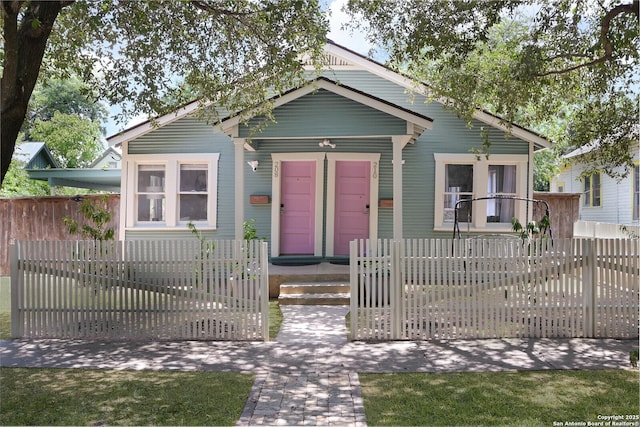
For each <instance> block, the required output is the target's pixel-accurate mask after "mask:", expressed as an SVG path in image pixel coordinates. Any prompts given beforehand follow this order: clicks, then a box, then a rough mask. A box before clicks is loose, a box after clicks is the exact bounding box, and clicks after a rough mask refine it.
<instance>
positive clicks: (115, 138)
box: [107, 40, 551, 148]
mask: <svg viewBox="0 0 640 427" xmlns="http://www.w3.org/2000/svg"><path fill="white" fill-rule="evenodd" d="M325 51H326V53H327V67H328V68H330V69H360V70H365V71H368V72H370V73H372V74H374V75H377V76H379V77H381V78H383V79H385V80H388V81H390V82H392V83H395V84H397V85H399V86H401V87H404V88H405V89H407V90H408V91H411V92H415V93H419V94H421V95H425V96H427V95H429V89H428V87H427V86H426V85H425V84H422V83H417V82H416V81H415V80H412V79H410V78H408V77H406V76H404V75H402V74H400V73H397V72H395V71H393V70H391V69H390V68H388V67H386V66H385V65H382V64H380V63H378V62H376V61H374V60H372V59H371V58H368V57H366V56H363V55H361V54H359V53H356V52H354V51H352V50H350V49H347V48H345V47H343V46H340V45H338V44H336V43H334V42H332V41H331V40H328V41H327V45H326V47H325ZM317 87H320V88H323V89H327V90H330V91H332V92H334V93H336V94H338V95H341V96H345V97H347V98H349V99H352V100H355V101H357V102H361V103H364V104H367V105H369V106H371V107H373V108H376V109H379V110H380V111H385V112H387V113H389V114H392V115H394V116H396V117H399V118H404V119H405V120H407V122H408V123H413V124H414V125H417V126H416V129H414V130H413V131H412V133H413V134H414V136H415V135H416V132H419V133H422V131H424V130H425V129H430V128H431V125H430V123H431V122H432V120H431V119H430V118H428V117H426V116H422V115H420V114H417V113H415V112H413V111H410V110H407V109H405V108H402V107H400V106H398V105H395V104H391V103H388V102H386V101H384V100H382V99H380V98H376V97H374V96H371V95H370V94H367V93H364V92H362V91H358V90H356V89H354V88H350V87H348V86H344V85H339V84H337V83H336V82H334V81H332V80H330V79H327V78H325V77H319V78H316V79H315V80H312V81H311V82H310V83H309V84H307V85H304V86H302V87H300V88H296V89H292V90H291V91H289V92H286V93H284V94H281V95H278V96H276V97H274V98H272V100H275V107H277V106H279V105H283V104H284V103H287V102H290V101H291V100H293V99H297V98H299V97H300V96H304V95H306V94H308V93H311V92H312V91H313V90H315V88H317ZM439 102H441V103H443V104H444V103H445V102H446V101H445V100H439ZM385 104H386V107H385V106H384V105H385ZM201 107H202V103H201V102H199V101H194V102H192V103H189V104H187V105H185V106H184V107H182V108H179V109H178V110H176V111H175V112H173V113H169V114H165V115H163V116H160V117H158V118H156V119H155V120H153V121H151V120H147V121H145V122H143V123H140V124H138V125H136V126H134V127H131V128H129V129H126V130H124V131H122V132H119V133H117V134H115V135H112V136H110V137H108V138H107V142H108V143H109V145H111V146H117V145H121V144H122V143H123V142H125V141H129V140H132V139H135V138H138V137H140V136H142V135H144V134H146V133H148V132H151V131H152V130H153V129H155V128H157V127H162V126H164V125H167V124H169V123H171V122H174V121H176V120H178V119H180V118H182V117H185V116H188V115H190V114H192V113H194V112H195V111H196V110H198V109H199V108H201ZM409 117H411V119H409ZM246 118H247V117H246V115H242V116H233V117H226V118H223V119H222V120H221V124H222V125H223V129H224V130H225V132H227V131H229V130H230V129H231V128H232V127H233V126H237V125H238V124H239V123H240V121H241V120H246ZM474 118H475V119H477V120H479V121H481V122H483V123H485V124H488V125H490V126H492V127H494V128H497V129H499V130H501V131H503V132H507V133H510V134H512V135H514V136H515V137H518V138H520V139H522V140H524V141H527V142H530V143H533V144H534V147H535V148H547V147H550V146H551V144H550V143H549V141H548V140H547V139H545V138H544V137H542V136H541V135H539V134H537V133H535V132H533V131H531V130H528V129H525V128H523V127H520V126H517V125H512V127H508V126H507V125H506V124H504V123H503V120H502V119H501V118H500V117H498V116H496V115H493V114H491V113H489V112H486V111H480V110H478V111H477V112H476V113H475V114H474ZM427 124H428V125H427ZM420 128H421V129H420Z"/></svg>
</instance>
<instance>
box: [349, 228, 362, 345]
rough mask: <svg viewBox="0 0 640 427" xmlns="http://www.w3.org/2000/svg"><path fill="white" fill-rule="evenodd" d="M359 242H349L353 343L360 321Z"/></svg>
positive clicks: (351, 335)
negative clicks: (358, 321)
mask: <svg viewBox="0 0 640 427" xmlns="http://www.w3.org/2000/svg"><path fill="white" fill-rule="evenodd" d="M357 256H358V241H357V240H352V241H350V242H349V259H350V260H351V262H349V282H350V283H349V285H350V288H351V298H350V302H349V304H350V312H351V334H349V335H350V336H349V341H353V340H354V339H355V338H357V337H358V329H357V325H358V323H357V321H356V320H357V319H358V299H359V295H360V294H359V292H358V261H357V259H356V258H357Z"/></svg>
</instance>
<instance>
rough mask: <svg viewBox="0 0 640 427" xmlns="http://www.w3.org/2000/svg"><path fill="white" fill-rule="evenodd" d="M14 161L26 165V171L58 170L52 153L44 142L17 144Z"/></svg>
mask: <svg viewBox="0 0 640 427" xmlns="http://www.w3.org/2000/svg"><path fill="white" fill-rule="evenodd" d="M13 159H14V160H18V161H20V162H22V163H23V164H24V169H27V170H30V169H52V168H58V163H57V162H56V160H55V159H54V158H53V155H52V154H51V151H49V148H48V147H47V145H46V144H45V143H44V142H23V143H21V144H17V145H16V148H15V150H14V153H13Z"/></svg>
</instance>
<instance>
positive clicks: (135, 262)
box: [11, 240, 269, 340]
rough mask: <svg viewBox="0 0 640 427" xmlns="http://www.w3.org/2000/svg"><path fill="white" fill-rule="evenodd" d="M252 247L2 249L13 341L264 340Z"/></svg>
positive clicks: (260, 286)
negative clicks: (7, 252)
mask: <svg viewBox="0 0 640 427" xmlns="http://www.w3.org/2000/svg"><path fill="white" fill-rule="evenodd" d="M267 253H268V252H267V244H266V243H264V242H260V241H223V240H220V241H206V242H202V243H201V242H199V241H193V240H189V241H170V240H164V241H163V240H158V241H125V242H94V241H26V242H18V243H16V244H15V245H12V247H11V264H12V267H11V329H12V336H13V337H33V338H36V337H38V338H41V337H47V338H86V339H111V340H115V339H193V340H217V339H221V340H258V339H260V340H268V337H269V334H268V330H269V329H268V291H269V288H268V262H267Z"/></svg>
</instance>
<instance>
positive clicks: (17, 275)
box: [9, 242, 24, 338]
mask: <svg viewBox="0 0 640 427" xmlns="http://www.w3.org/2000/svg"><path fill="white" fill-rule="evenodd" d="M20 249H21V248H20V242H16V243H13V244H11V245H10V246H9V266H10V267H9V269H10V270H9V271H10V272H11V273H10V274H11V338H20V337H22V335H23V333H24V331H23V322H22V319H21V318H20V317H21V316H20V310H19V307H20V305H21V304H20V302H21V301H20V296H21V295H22V277H23V276H22V274H21V271H19V268H20Z"/></svg>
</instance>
